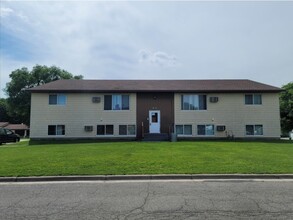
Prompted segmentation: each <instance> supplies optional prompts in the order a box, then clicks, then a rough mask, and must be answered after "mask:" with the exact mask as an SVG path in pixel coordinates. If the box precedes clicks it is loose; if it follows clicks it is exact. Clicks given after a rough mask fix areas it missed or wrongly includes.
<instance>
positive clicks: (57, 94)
mask: <svg viewBox="0 0 293 220" xmlns="http://www.w3.org/2000/svg"><path fill="white" fill-rule="evenodd" d="M50 95H56V96H57V103H56V104H50ZM60 95H63V96H65V104H59V103H58V97H59V96H60ZM48 98H49V103H48V104H49V106H66V105H67V95H65V94H64V93H50V94H49V96H48Z"/></svg>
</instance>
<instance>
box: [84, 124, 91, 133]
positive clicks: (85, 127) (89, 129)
mask: <svg viewBox="0 0 293 220" xmlns="http://www.w3.org/2000/svg"><path fill="white" fill-rule="evenodd" d="M84 130H85V131H87V132H91V131H93V126H89V125H86V126H84Z"/></svg>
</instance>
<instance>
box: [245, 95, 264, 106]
mask: <svg viewBox="0 0 293 220" xmlns="http://www.w3.org/2000/svg"><path fill="white" fill-rule="evenodd" d="M246 95H252V104H246V103H245V96H246ZM255 95H260V97H261V104H255V103H254V96H255ZM262 103H263V100H262V94H261V93H252V94H249V93H248V94H247V93H246V94H244V105H245V106H262V105H263V104H262Z"/></svg>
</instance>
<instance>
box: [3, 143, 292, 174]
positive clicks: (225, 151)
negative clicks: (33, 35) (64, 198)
mask: <svg viewBox="0 0 293 220" xmlns="http://www.w3.org/2000/svg"><path fill="white" fill-rule="evenodd" d="M211 173H214V174H215V173H266V174H269V173H293V143H292V142H275V143H273V142H224V141H195V142H173V143H171V142H109V143H107V142H106V143H74V142H72V143H63V144H61V143H54V144H40V145H29V142H28V141H24V142H20V143H17V144H6V145H2V146H1V147H0V176H40V175H41V176H47V175H49V176H50V175H97V174H211Z"/></svg>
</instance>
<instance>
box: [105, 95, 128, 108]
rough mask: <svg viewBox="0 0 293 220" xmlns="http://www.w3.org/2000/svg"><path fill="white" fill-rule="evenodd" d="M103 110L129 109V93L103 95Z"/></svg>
mask: <svg viewBox="0 0 293 220" xmlns="http://www.w3.org/2000/svg"><path fill="white" fill-rule="evenodd" d="M104 110H129V95H105V96H104Z"/></svg>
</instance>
